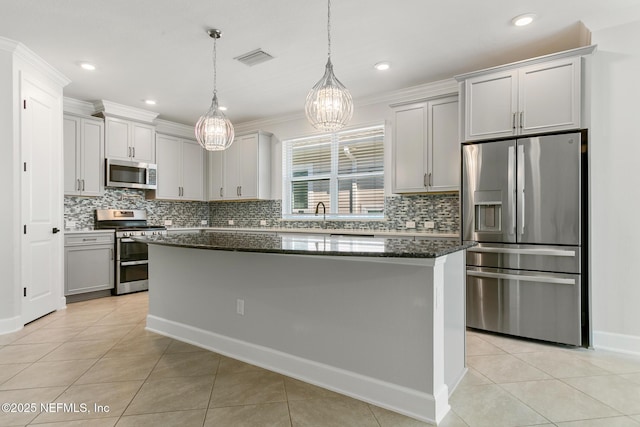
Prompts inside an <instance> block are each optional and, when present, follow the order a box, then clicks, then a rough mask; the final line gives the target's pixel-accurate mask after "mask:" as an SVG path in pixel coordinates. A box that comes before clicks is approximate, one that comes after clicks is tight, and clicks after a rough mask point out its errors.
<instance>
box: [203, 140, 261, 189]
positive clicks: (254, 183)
mask: <svg viewBox="0 0 640 427" xmlns="http://www.w3.org/2000/svg"><path fill="white" fill-rule="evenodd" d="M209 174H210V175H209V200H257V199H269V198H270V197H271V135H270V134H267V133H263V132H255V133H251V134H247V135H242V136H237V137H236V138H235V141H234V142H233V144H231V147H229V148H227V149H226V150H224V151H220V152H212V153H210V154H209Z"/></svg>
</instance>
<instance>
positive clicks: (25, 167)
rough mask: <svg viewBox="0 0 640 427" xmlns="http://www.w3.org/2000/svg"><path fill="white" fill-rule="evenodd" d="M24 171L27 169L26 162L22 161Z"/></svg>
mask: <svg viewBox="0 0 640 427" xmlns="http://www.w3.org/2000/svg"><path fill="white" fill-rule="evenodd" d="M24 171H25V172H26V171H27V162H24Z"/></svg>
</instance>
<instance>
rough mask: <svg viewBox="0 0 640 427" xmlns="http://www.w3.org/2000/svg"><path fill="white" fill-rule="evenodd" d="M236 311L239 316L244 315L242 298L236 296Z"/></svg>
mask: <svg viewBox="0 0 640 427" xmlns="http://www.w3.org/2000/svg"><path fill="white" fill-rule="evenodd" d="M236 313H238V314H239V315H240V316H244V300H243V299H240V298H238V299H237V300H236Z"/></svg>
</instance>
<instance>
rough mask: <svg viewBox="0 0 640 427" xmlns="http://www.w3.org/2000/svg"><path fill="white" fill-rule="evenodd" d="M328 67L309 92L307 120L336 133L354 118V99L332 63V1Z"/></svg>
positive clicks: (328, 18) (329, 4)
mask: <svg viewBox="0 0 640 427" xmlns="http://www.w3.org/2000/svg"><path fill="white" fill-rule="evenodd" d="M327 3H328V5H327V6H328V7H327V40H328V50H327V51H328V53H327V57H328V58H327V65H326V67H325V72H324V76H322V78H321V79H320V81H319V82H318V83H316V85H315V86H314V87H313V88H312V89H311V91H309V94H308V95H307V101H306V103H305V106H304V110H305V113H306V115H307V119H308V120H309V122H311V124H312V125H313V127H315V128H316V129H320V130H323V131H331V132H333V131H336V130H338V129H341V128H342V127H344V125H346V124H347V123H348V122H349V120H351V116H353V99H352V98H351V94H350V93H349V91H348V90H347V88H346V87H344V85H343V84H342V83H340V81H339V80H338V79H337V78H336V76H335V74H333V64H332V63H331V0H328V1H327Z"/></svg>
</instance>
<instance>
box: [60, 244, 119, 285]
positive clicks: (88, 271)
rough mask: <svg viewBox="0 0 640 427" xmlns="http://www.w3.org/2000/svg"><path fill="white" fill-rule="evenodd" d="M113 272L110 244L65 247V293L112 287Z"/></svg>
mask: <svg viewBox="0 0 640 427" xmlns="http://www.w3.org/2000/svg"><path fill="white" fill-rule="evenodd" d="M113 274H114V264H113V246H112V245H89V246H78V247H69V248H65V285H64V291H65V292H64V294H65V295H74V294H80V293H84V292H93V291H100V290H104V289H112V288H113Z"/></svg>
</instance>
